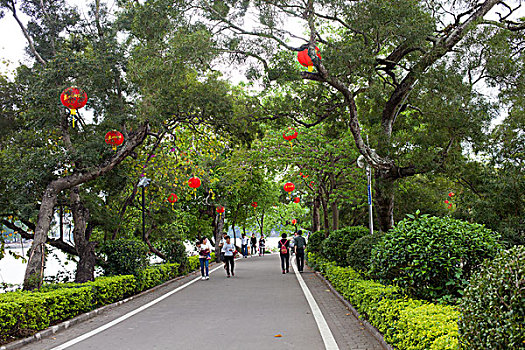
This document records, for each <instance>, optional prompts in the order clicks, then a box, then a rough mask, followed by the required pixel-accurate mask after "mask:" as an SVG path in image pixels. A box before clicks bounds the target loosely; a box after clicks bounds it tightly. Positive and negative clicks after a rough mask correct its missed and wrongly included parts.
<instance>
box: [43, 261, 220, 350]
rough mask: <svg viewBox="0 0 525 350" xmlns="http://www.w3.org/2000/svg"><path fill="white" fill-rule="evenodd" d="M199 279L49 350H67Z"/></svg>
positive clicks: (197, 278)
mask: <svg viewBox="0 0 525 350" xmlns="http://www.w3.org/2000/svg"><path fill="white" fill-rule="evenodd" d="M221 267H222V265H219V266H217V267H215V268H214V269H212V270H210V273H212V272H214V271H217V270H218V269H220V268H221ZM201 278H202V277H201V276H199V277H196V278H194V279H193V280H191V281H189V282H186V283H185V284H183V285H182V286H179V287H177V288H175V289H174V290H172V291H169V292H167V293H165V294H163V295H161V296H160V297H158V298H157V299H154V300H152V301H150V302H149V303H147V304H144V305H142V306H140V307H138V308H136V309H135V310H132V311H130V312H128V313H126V314H124V315H122V316H120V317H119V318H116V319H114V320H113V321H111V322H109V323H106V324H105V325H103V326H100V327H98V328H95V329H93V330H92V331H89V332H87V333H84V334H82V335H81V336H79V337H76V338H73V339H71V340H69V341H67V342H65V343H63V344H61V345H59V346H57V347H54V348H52V349H50V350H63V349H67V348H69V347H71V346H73V345H75V344H77V343H80V342H81V341H84V340H86V339H88V338H91V337H92V336H94V335H96V334H98V333H100V332H103V331H105V330H106V329H108V328H111V327H113V326H115V325H117V324H119V323H121V322H122V321H125V320H127V319H128V318H130V317H132V316H134V315H136V314H138V313H139V312H142V311H144V310H146V309H148V308H149V307H151V306H153V305H155V304H157V303H159V302H161V301H162V300H164V299H166V298H168V297H169V296H171V295H173V294H175V293H177V292H179V291H181V290H182V289H184V288H186V287H188V286H190V285H192V284H193V283H195V282H197V281H199V280H200V279H201Z"/></svg>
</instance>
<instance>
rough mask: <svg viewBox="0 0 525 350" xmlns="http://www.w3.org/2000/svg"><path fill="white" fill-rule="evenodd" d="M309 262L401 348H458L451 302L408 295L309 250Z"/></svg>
mask: <svg viewBox="0 0 525 350" xmlns="http://www.w3.org/2000/svg"><path fill="white" fill-rule="evenodd" d="M308 264H309V265H310V266H312V268H314V269H315V270H318V271H320V272H321V273H323V275H325V277H326V278H327V279H328V281H330V283H331V284H332V285H333V286H334V288H335V289H336V290H337V291H338V292H339V293H341V295H343V296H344V298H345V299H347V300H348V301H349V302H350V303H351V304H352V305H353V306H354V307H355V308H356V309H357V310H358V311H359V312H360V313H361V315H363V316H364V317H366V318H367V319H368V321H369V322H370V323H371V324H372V325H373V326H374V327H376V328H377V329H378V330H379V331H380V332H381V333H382V334H383V336H384V339H385V341H386V342H388V343H389V344H391V345H392V346H394V347H395V348H396V349H400V350H405V349H406V350H427V349H431V350H445V349H447V350H448V349H457V348H458V337H459V334H458V325H457V321H458V318H459V312H458V311H457V310H456V309H454V308H453V307H452V306H444V305H436V304H432V303H429V302H426V301H423V300H416V299H410V298H407V297H406V296H404V295H403V293H402V290H401V289H399V288H398V287H395V286H385V285H383V284H380V283H378V282H375V281H371V280H364V279H363V278H362V277H361V275H360V274H359V273H358V272H356V271H355V270H353V269H352V268H351V267H346V268H344V267H340V266H337V265H336V264H335V263H334V262H331V261H328V260H326V259H324V258H321V257H319V256H318V255H316V254H313V253H309V254H308Z"/></svg>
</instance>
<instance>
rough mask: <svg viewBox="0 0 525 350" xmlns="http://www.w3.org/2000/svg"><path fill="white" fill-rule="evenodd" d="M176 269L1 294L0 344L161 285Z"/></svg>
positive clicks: (153, 268)
mask: <svg viewBox="0 0 525 350" xmlns="http://www.w3.org/2000/svg"><path fill="white" fill-rule="evenodd" d="M190 261H194V262H193V264H190V265H191V266H193V267H195V266H197V267H198V266H199V261H198V257H197V259H196V261H195V259H192V258H190ZM179 266H180V264H178V263H173V264H162V265H156V266H151V267H148V268H145V269H142V270H140V271H138V272H137V275H136V276H133V275H122V276H109V277H98V278H97V279H95V281H92V282H86V283H82V284H77V283H60V284H47V285H44V286H43V287H42V288H41V289H40V290H38V291H31V292H26V291H17V292H8V293H3V294H0V343H4V342H6V341H11V340H14V339H15V338H16V337H24V336H28V335H30V334H33V333H34V332H37V331H40V330H43V329H46V328H47V327H49V326H50V325H53V324H56V323H59V322H62V321H65V320H67V319H70V318H73V317H75V316H77V315H79V314H82V313H84V312H88V311H90V310H92V309H95V308H98V307H100V306H103V305H107V304H111V303H114V302H117V301H119V300H122V299H125V298H127V297H130V296H132V295H134V294H136V293H139V292H141V291H143V290H146V289H149V288H151V287H154V286H156V285H159V284H162V283H164V282H166V281H168V280H170V279H173V278H175V277H177V276H178V275H179V273H178V271H179ZM194 269H195V268H194Z"/></svg>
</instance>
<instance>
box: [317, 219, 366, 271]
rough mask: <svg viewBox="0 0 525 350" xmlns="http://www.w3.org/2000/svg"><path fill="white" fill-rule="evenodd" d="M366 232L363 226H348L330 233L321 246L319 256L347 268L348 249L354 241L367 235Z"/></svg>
mask: <svg viewBox="0 0 525 350" xmlns="http://www.w3.org/2000/svg"><path fill="white" fill-rule="evenodd" d="M368 232H369V231H368V229H367V228H366V227H363V226H348V227H345V228H342V229H339V230H335V231H332V232H331V233H330V236H328V238H326V239H325V240H324V241H323V243H322V245H321V254H322V255H323V256H324V257H325V258H327V259H328V260H330V261H334V262H335V263H337V264H338V265H340V266H348V263H347V261H346V256H347V252H348V249H349V248H350V246H351V245H352V243H354V241H355V240H356V239H358V238H360V237H363V236H365V235H367V234H368Z"/></svg>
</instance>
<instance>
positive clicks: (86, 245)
mask: <svg viewBox="0 0 525 350" xmlns="http://www.w3.org/2000/svg"><path fill="white" fill-rule="evenodd" d="M69 198H70V205H71V212H72V213H73V223H74V226H73V239H74V240H75V248H76V250H77V253H78V256H79V258H80V260H79V262H78V264H77V271H76V274H75V282H76V283H84V282H87V281H93V280H94V279H95V264H96V261H97V258H96V256H95V247H94V243H93V242H90V241H89V238H88V234H87V232H86V229H87V226H88V224H87V223H88V220H89V210H88V209H87V208H86V207H85V206H84V204H82V201H81V200H80V195H79V187H78V186H75V187H73V188H72V189H71V193H70V196H69Z"/></svg>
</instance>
